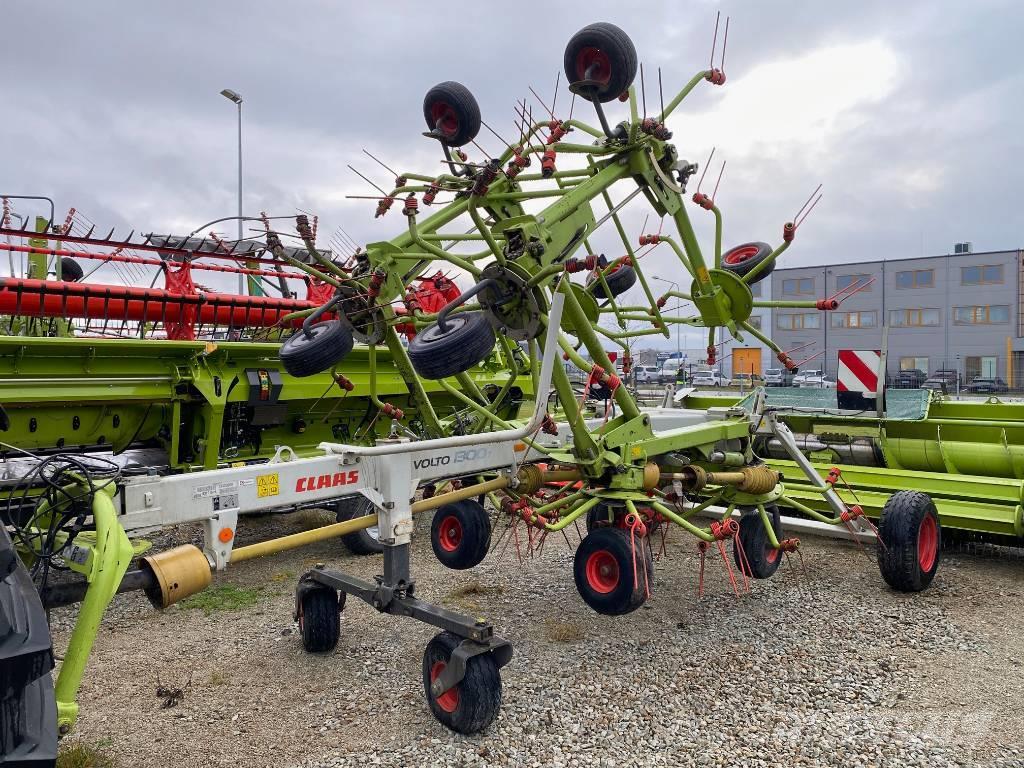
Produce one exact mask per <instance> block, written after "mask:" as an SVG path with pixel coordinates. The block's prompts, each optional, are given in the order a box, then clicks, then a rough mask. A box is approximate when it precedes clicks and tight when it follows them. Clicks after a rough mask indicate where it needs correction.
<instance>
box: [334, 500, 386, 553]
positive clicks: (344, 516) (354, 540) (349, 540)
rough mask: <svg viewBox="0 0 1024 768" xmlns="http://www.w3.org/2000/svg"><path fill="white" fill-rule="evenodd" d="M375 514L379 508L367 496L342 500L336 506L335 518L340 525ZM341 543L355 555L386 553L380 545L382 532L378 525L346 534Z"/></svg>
mask: <svg viewBox="0 0 1024 768" xmlns="http://www.w3.org/2000/svg"><path fill="white" fill-rule="evenodd" d="M375 514H377V508H376V507H374V506H373V502H372V501H370V500H369V499H368V498H366V497H365V496H355V497H353V498H351V499H342V500H341V501H339V502H338V503H337V504H335V505H334V516H335V519H336V520H337V521H338V522H339V523H343V522H345V521H346V520H353V519H355V518H357V517H366V515H375ZM341 543H342V544H344V545H345V546H346V547H348V551H349V552H351V553H352V554H353V555H379V554H380V553H381V552H383V551H384V545H383V544H381V543H380V530H379V528H378V527H377V526H376V525H372V526H370V527H369V528H363V529H362V530H361V531H355V532H354V533H346V534H345V535H344V536H342V537H341Z"/></svg>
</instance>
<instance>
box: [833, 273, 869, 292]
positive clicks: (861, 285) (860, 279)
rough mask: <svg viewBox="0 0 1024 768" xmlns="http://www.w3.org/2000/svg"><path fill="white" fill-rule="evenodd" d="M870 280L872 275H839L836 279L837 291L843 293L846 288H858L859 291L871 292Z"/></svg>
mask: <svg viewBox="0 0 1024 768" xmlns="http://www.w3.org/2000/svg"><path fill="white" fill-rule="evenodd" d="M870 280H871V275H839V277H837V278H836V290H837V291H842V290H844V289H845V288H849V287H851V286H856V290H857V291H870V290H871V285H870V284H869V281H870Z"/></svg>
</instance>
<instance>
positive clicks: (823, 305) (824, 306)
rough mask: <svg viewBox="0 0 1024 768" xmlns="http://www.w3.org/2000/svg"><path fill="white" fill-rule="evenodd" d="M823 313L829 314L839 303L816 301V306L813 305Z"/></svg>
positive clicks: (827, 300) (825, 300)
mask: <svg viewBox="0 0 1024 768" xmlns="http://www.w3.org/2000/svg"><path fill="white" fill-rule="evenodd" d="M814 306H815V307H817V308H818V309H820V310H822V311H823V312H829V311H831V310H833V309H836V308H837V307H838V306H839V302H838V301H836V300H835V299H818V302H817V304H815V305H814Z"/></svg>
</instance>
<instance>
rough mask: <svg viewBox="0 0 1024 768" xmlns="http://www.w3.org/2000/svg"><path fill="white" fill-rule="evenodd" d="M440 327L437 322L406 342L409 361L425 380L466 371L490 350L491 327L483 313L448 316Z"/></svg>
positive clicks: (489, 352) (491, 339) (492, 342)
mask: <svg viewBox="0 0 1024 768" xmlns="http://www.w3.org/2000/svg"><path fill="white" fill-rule="evenodd" d="M445 323H446V328H445V329H444V330H441V326H439V325H438V324H437V323H434V324H433V325H430V326H428V327H426V328H424V329H423V330H422V331H420V332H419V333H417V334H416V336H415V337H414V338H413V340H412V341H410V342H409V361H410V362H411V363H412V367H413V368H415V369H416V373H418V374H419V375H420V376H422V377H423V378H425V379H444V378H447V377H448V376H454V375H455V374H457V373H462V372H464V371H468V370H469V369H470V368H472V367H473V366H474V365H477V364H478V363H480V362H482V361H483V360H485V359H486V358H487V356H488V355H489V354H491V350H493V349H494V329H493V328H491V324H490V322H489V321H488V320H487V316H486V315H485V314H484V313H483V312H463V313H462V314H458V315H452V316H450V317H448V318H447V320H446V321H445Z"/></svg>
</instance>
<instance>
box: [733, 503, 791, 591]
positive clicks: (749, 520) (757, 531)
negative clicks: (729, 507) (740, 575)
mask: <svg viewBox="0 0 1024 768" xmlns="http://www.w3.org/2000/svg"><path fill="white" fill-rule="evenodd" d="M765 511H766V512H767V513H768V518H769V519H770V520H771V521H772V530H774V531H775V538H776V539H778V540H779V541H781V540H782V521H781V519H780V515H779V508H778V506H776V505H775V504H771V505H766V506H765ZM740 547H742V548H743V554H744V555H745V556H746V560H745V561H744V559H743V558H742V557H740ZM732 555H733V559H735V560H736V567H737V568H739V569H740V570H741V571H743V572H744V573H746V574H747V575H748V576H752V577H753V578H755V579H768V578H771V577H772V575H774V573H775V571H777V570H778V569H779V563H781V562H782V552H780V551H779V550H777V549H775V548H774V547H773V546H772V545H771V541H770V540H769V539H768V531H766V530H765V527H764V523H763V522H762V521H761V515H760V514H759V513H758V511H757V509H752V510H745V511H744V513H743V516H742V517H741V518H740V540H739V547H733V551H732Z"/></svg>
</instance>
